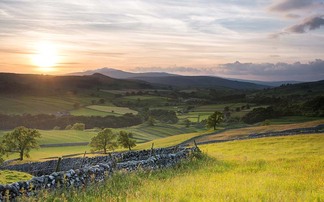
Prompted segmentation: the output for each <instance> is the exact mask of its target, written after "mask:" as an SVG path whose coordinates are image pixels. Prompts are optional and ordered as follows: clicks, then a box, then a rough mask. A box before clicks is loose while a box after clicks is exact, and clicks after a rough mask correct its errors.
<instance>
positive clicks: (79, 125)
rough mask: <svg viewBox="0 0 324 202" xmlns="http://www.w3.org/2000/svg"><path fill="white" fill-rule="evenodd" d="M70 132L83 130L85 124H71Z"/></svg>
mask: <svg viewBox="0 0 324 202" xmlns="http://www.w3.org/2000/svg"><path fill="white" fill-rule="evenodd" d="M71 129H72V130H85V124H84V123H75V124H73V126H72V128H71Z"/></svg>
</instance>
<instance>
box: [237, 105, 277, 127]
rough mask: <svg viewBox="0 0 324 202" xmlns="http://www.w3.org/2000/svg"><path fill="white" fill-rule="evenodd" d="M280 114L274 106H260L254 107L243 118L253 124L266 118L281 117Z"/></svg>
mask: <svg viewBox="0 0 324 202" xmlns="http://www.w3.org/2000/svg"><path fill="white" fill-rule="evenodd" d="M279 116H280V114H279V113H278V112H277V111H275V110H274V109H273V107H267V108H264V107H259V108H255V109H253V110H252V111H251V112H249V113H247V114H246V115H245V116H244V117H243V118H242V120H243V121H244V123H248V124H253V123H258V122H261V121H264V120H266V119H272V118H277V117H279Z"/></svg>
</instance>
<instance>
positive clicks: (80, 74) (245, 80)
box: [0, 67, 324, 83]
mask: <svg viewBox="0 0 324 202" xmlns="http://www.w3.org/2000/svg"><path fill="white" fill-rule="evenodd" d="M106 69H108V70H117V71H123V72H126V73H135V74H136V73H139V74H140V73H167V74H170V75H174V76H206V77H216V78H223V79H228V80H233V81H242V82H250V83H253V82H264V83H272V82H273V83H275V82H297V83H303V82H306V83H307V82H317V81H322V80H324V79H319V80H257V79H256V80H253V79H240V78H237V77H223V76H217V75H203V74H202V75H185V74H175V73H170V72H163V71H146V72H139V71H131V70H130V71H125V70H121V69H116V68H111V67H102V68H97V69H88V70H85V71H80V72H71V73H67V74H55V73H51V74H49V73H44V72H35V73H17V72H2V71H0V74H21V75H41V76H88V75H93V74H96V73H99V74H102V75H104V76H108V77H111V78H115V77H112V76H109V75H105V74H104V73H101V72H98V71H97V70H106ZM88 71H94V72H92V73H90V74H85V73H87V72H88ZM131 78H132V77H130V78H116V79H121V80H123V79H131Z"/></svg>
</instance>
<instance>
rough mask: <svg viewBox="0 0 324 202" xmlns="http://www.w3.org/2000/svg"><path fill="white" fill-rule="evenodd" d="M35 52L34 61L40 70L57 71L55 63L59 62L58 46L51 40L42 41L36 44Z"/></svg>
mask: <svg viewBox="0 0 324 202" xmlns="http://www.w3.org/2000/svg"><path fill="white" fill-rule="evenodd" d="M35 49H36V51H35V54H34V55H33V56H32V61H33V64H34V65H35V66H37V67H38V69H37V70H38V71H41V72H52V71H55V65H56V64H57V62H58V54H57V48H56V46H55V45H54V44H52V43H49V42H42V43H39V44H37V45H36V47H35Z"/></svg>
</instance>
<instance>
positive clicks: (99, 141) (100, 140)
mask: <svg viewBox="0 0 324 202" xmlns="http://www.w3.org/2000/svg"><path fill="white" fill-rule="evenodd" d="M90 146H91V147H93V149H92V151H99V150H104V153H105V154H107V150H114V149H115V148H116V147H117V142H116V134H115V133H113V132H112V131H111V130H110V129H109V128H105V129H103V130H101V131H100V132H99V133H98V134H97V135H96V136H94V137H93V138H92V139H91V142H90Z"/></svg>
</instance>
